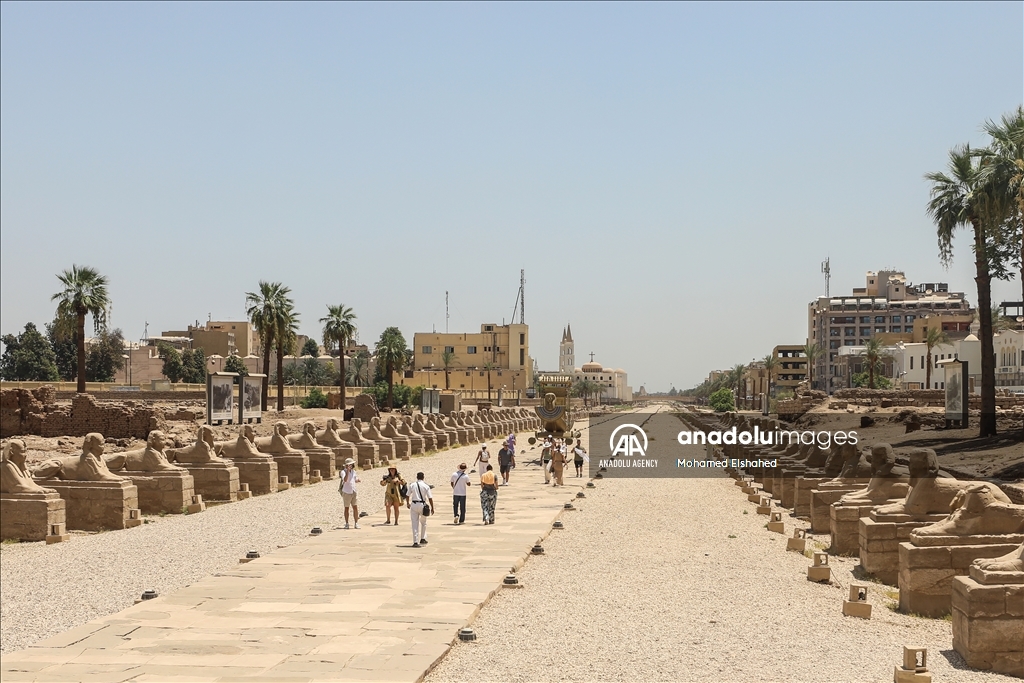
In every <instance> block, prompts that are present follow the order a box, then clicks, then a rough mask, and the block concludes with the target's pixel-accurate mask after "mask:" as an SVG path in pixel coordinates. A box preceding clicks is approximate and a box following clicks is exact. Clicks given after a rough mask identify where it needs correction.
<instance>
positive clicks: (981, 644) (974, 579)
mask: <svg viewBox="0 0 1024 683" xmlns="http://www.w3.org/2000/svg"><path fill="white" fill-rule="evenodd" d="M1022 597H1024V543H1021V544H1020V545H1018V546H1017V547H1016V548H1011V549H1010V550H1009V552H1007V553H1006V554H1004V555H1000V556H998V557H986V558H980V559H976V560H974V562H972V563H971V566H970V569H969V575H968V576H956V577H954V578H953V585H952V601H951V607H952V611H953V649H954V650H956V651H957V652H959V653H960V654H961V655H962V656H963V658H964V659H965V660H966V662H967V665H968V666H970V667H971V668H974V669H984V670H991V671H998V672H1001V673H1006V674H1010V675H1011V676H1017V677H1018V678H1024V647H1022V646H1021V643H1022V642H1024V606H1022V604H1021V599H1022Z"/></svg>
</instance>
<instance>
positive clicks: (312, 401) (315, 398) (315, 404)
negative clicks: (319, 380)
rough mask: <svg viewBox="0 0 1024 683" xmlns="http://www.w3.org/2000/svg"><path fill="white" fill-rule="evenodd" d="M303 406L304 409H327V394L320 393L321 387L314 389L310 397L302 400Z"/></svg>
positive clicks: (310, 391)
mask: <svg viewBox="0 0 1024 683" xmlns="http://www.w3.org/2000/svg"><path fill="white" fill-rule="evenodd" d="M301 405H302V407H303V408H326V407H327V394H325V393H324V392H322V391H320V389H319V387H313V388H312V389H310V390H309V395H308V396H306V398H304V399H302V402H301Z"/></svg>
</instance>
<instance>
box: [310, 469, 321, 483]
mask: <svg viewBox="0 0 1024 683" xmlns="http://www.w3.org/2000/svg"><path fill="white" fill-rule="evenodd" d="M323 480H324V478H323V477H321V476H320V470H312V471H311V472H310V473H309V483H310V484H319V483H320V482H322V481H323Z"/></svg>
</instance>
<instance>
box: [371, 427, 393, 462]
mask: <svg viewBox="0 0 1024 683" xmlns="http://www.w3.org/2000/svg"><path fill="white" fill-rule="evenodd" d="M365 436H366V439H367V441H372V442H373V443H375V444H377V452H378V454H379V455H380V459H381V461H382V462H391V461H392V460H394V459H395V457H396V455H397V454H396V450H395V442H394V441H392V440H391V439H390V438H388V437H386V436H384V434H382V433H381V427H380V418H379V417H372V418H370V424H369V425H367V427H366V434H365Z"/></svg>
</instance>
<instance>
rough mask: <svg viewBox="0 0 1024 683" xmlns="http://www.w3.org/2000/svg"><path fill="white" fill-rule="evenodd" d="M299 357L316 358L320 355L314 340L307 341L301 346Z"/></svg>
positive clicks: (318, 347)
mask: <svg viewBox="0 0 1024 683" xmlns="http://www.w3.org/2000/svg"><path fill="white" fill-rule="evenodd" d="M299 355H300V356H312V357H313V358H316V357H318V356H319V355H320V345H319V344H317V343H316V340H315V339H307V340H306V343H305V344H303V345H302V353H300V354H299Z"/></svg>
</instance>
